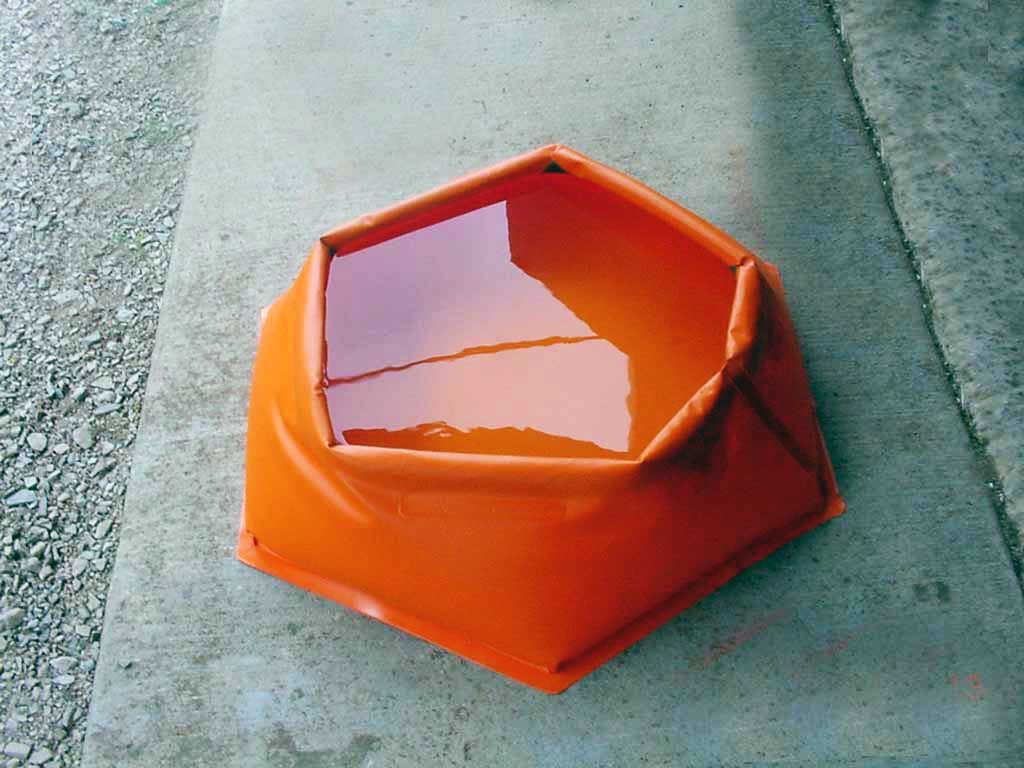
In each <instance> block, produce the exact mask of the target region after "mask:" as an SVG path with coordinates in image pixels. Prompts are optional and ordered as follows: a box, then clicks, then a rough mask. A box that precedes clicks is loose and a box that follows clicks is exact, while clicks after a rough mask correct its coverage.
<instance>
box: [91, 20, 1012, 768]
mask: <svg viewBox="0 0 1024 768" xmlns="http://www.w3.org/2000/svg"><path fill="white" fill-rule="evenodd" d="M829 23H830V19H829V17H828V15H827V13H826V11H825V9H824V8H823V7H818V6H817V5H815V4H809V3H805V2H799V1H798V0H779V1H778V2H775V3H771V4H766V3H762V2H760V1H759V0H691V1H690V2H686V3H673V4H671V5H670V6H667V7H665V8H659V9H657V10H653V9H651V7H650V5H649V4H648V3H617V4H615V6H614V8H612V7H610V6H606V5H605V4H595V3H585V2H563V3H557V4H553V3H534V2H502V3H495V4H488V6H487V8H486V10H485V9H484V8H483V6H482V5H481V4H479V3H472V2H451V3H444V4H421V3H413V2H404V3H391V4H386V5H385V4H381V5H380V6H375V7H373V8H365V7H356V6H355V5H352V4H346V5H344V6H340V5H336V4H334V3H328V2H314V1H313V0H303V1H301V2H297V1H296V0H290V1H289V2H284V0H231V1H230V2H229V3H228V4H227V5H226V7H225V12H224V15H223V18H222V26H221V29H220V33H219V34H220V37H219V40H218V44H217V49H216V52H215V57H214V62H213V70H212V79H211V83H210V88H209V92H208V97H207V103H208V105H209V111H208V114H207V115H206V118H205V121H204V124H203V127H202V129H201V133H200V136H199V140H198V142H197V145H196V150H195V155H194V161H193V162H194V164H193V168H192V172H191V177H190V181H189V185H188V191H187V196H186V202H185V204H184V206H183V210H182V218H181V223H180V225H179V229H178V235H177V238H178V239H177V252H176V255H175V259H174V262H173V265H172V269H171V274H170V277H169V279H168V286H167V290H166V294H165V299H164V306H163V317H162V320H161V326H160V331H159V336H158V340H157V350H156V356H155V358H154V362H153V372H152V375H151V377H150V389H149V391H148V393H147V402H146V408H145V413H144V417H143V423H142V427H141V430H140V433H139V437H138V440H137V453H136V457H135V463H134V467H133V477H132V482H131V486H130V489H129V493H128V498H127V502H126V508H125V521H124V529H123V532H122V539H121V547H120V552H119V554H118V559H117V564H116V569H115V574H114V584H113V587H112V591H111V596H110V602H109V605H108V608H107V619H106V627H105V630H104V638H103V647H102V653H101V659H100V664H99V668H98V670H97V678H96V688H95V696H94V700H93V703H92V709H91V712H90V722H89V733H88V737H87V742H86V753H85V761H84V764H85V766H86V767H87V768H100V767H101V766H119V767H125V766H148V767H152V766H180V765H189V766H246V767H247V768H252V767H258V766H281V767H285V766H287V767H296V768H297V767H298V766H306V767H307V768H309V767H312V766H363V765H378V766H419V767H422V766H443V765H472V764H479V765H488V766H492V765H493V766H498V765H508V766H581V765H587V766H622V765H665V766H668V765H673V766H677V765H707V764H724V765H740V764H757V765H766V764H778V765H822V764H828V765H858V766H864V765H867V766H895V765H933V764H936V763H952V762H958V761H959V762H963V763H976V764H983V765H987V766H999V765H1006V766H1009V765H1017V764H1019V757H1020V753H1021V750H1022V749H1024V734H1022V732H1021V730H1020V728H1019V724H1020V722H1021V721H1022V720H1024V700H1022V699H1021V696H1020V693H1021V691H1022V690H1024V672H1022V670H1021V667H1020V664H1019V660H1020V658H1022V655H1024V635H1022V633H1021V631H1020V630H1021V627H1022V626H1024V607H1022V600H1021V593H1020V590H1019V589H1018V586H1017V583H1016V581H1015V579H1014V575H1013V573H1012V571H1011V568H1010V565H1009V559H1008V555H1007V552H1006V549H1005V546H1004V544H1003V541H1002V539H1001V537H1000V534H999V530H998V527H997V524H996V519H995V514H994V510H993V508H992V505H991V503H990V499H989V496H988V494H987V493H986V488H985V485H984V462H983V461H982V460H981V459H980V458H979V457H978V456H977V455H976V454H975V453H974V451H973V450H972V446H971V443H970V440H969V437H968V434H967V432H966V430H965V428H964V425H963V423H962V421H961V419H960V416H959V413H958V411H957V408H956V404H955V401H954V399H953V396H952V393H951V392H950V390H949V387H948V384H947V382H946V379H945V377H944V375H943V370H942V367H941V365H940V362H939V359H938V356H937V353H936V350H935V348H934V346H933V344H932V341H931V338H930V336H929V333H928V329H927V327H926V323H925V320H924V317H923V314H922V311H921V306H920V295H919V289H918V286H917V285H916V283H915V281H914V276H913V274H912V272H911V270H910V269H909V266H908V264H907V261H906V258H905V255H904V252H903V249H902V247H901V244H900V240H899V236H898V231H897V228H896V227H895V225H894V223H893V221H892V218H891V216H890V214H889V211H888V208H887V207H886V201H885V197H884V194H883V191H882V187H881V184H880V179H879V177H878V173H877V167H876V165H875V163H874V162H873V161H872V156H871V147H870V145H869V143H868V141H867V139H866V138H865V136H864V135H863V134H862V131H861V120H860V115H859V113H858V112H857V109H856V105H855V104H854V102H853V100H852V98H851V95H850V91H849V88H848V86H847V83H846V80H845V75H844V71H843V67H842V64H841V60H840V56H839V54H838V51H837V50H836V48H835V45H836V42H835V37H834V35H832V33H831V30H830V28H829ZM551 141H564V142H567V143H569V144H572V145H573V146H575V147H577V148H578V149H580V150H582V151H584V152H586V153H588V154H591V155H593V156H595V157H597V158H599V159H602V160H604V161H606V162H609V163H611V164H613V165H615V166H617V167H619V168H622V169H624V170H626V171H627V172H629V173H632V174H633V175H635V176H637V177H639V178H640V179H643V180H644V181H646V182H647V183H649V184H651V185H652V186H654V187H655V188H657V189H659V190H662V191H664V192H666V193H668V194H669V195H671V196H673V197H675V198H676V199H678V200H680V201H682V202H683V203H684V204H686V205H688V206H689V207H691V208H693V209H694V210H696V211H697V212H698V213H700V214H702V215H704V216H706V217H708V218H710V219H711V220H712V221H715V222H716V223H718V224H720V225H721V226H723V227H724V228H725V229H727V230H729V231H730V232H732V233H733V234H735V235H736V236H737V237H739V238H740V239H741V240H742V241H744V242H746V243H747V244H748V245H749V246H751V247H752V248H754V249H755V250H757V251H759V252H760V253H762V254H763V255H764V256H766V257H767V258H769V259H771V260H772V261H775V262H776V263H778V264H779V265H780V266H781V267H782V270H783V275H784V277H785V279H786V281H787V288H788V291H789V294H790V299H791V303H792V307H793V311H794V314H795V321H796V324H797V327H798V330H799V332H800V334H801V338H802V342H803V346H804V350H805V353H806V357H807V362H808V368H809V371H810V376H811V379H812V381H813V384H814V388H815V394H816V397H817V399H818V404H819V408H820V412H821V418H822V423H823V427H824V431H825V434H826V437H827V440H828V443H829V446H830V449H831V451H832V456H833V459H834V461H835V465H836V470H837V473H838V476H839V482H840V484H841V487H842V489H843V491H844V493H845V495H846V498H847V500H848V502H849V512H848V513H847V515H846V516H844V517H842V518H840V519H838V520H835V521H832V522H831V523H829V524H828V525H826V526H824V527H823V528H821V529H819V530H817V531H815V532H813V533H811V534H810V535H808V536H805V537H804V538H802V539H800V540H799V541H797V542H794V543H793V544H791V545H789V546H787V547H786V548H784V549H783V550H781V551H780V552H778V553H777V554H776V555H774V556H773V557H771V558H769V559H768V560H767V561H765V562H763V563H762V564H760V565H758V566H757V567H755V568H753V569H751V570H750V571H748V572H746V573H744V574H742V575H741V576H740V577H738V578H737V579H735V580H734V581H733V582H731V583H730V584H729V585H727V586H726V587H725V588H723V589H722V590H720V591H719V592H717V593H716V594H714V595H713V596H711V597H709V598H708V599H706V600H704V601H703V602H701V603H700V604H699V605H697V606H695V607H694V608H693V609H691V610H689V611H687V612H686V613H684V614H683V615H682V616H681V617H679V618H678V619H676V620H675V621H673V622H671V623H670V624H668V625H667V626H665V627H663V628H662V629H660V630H659V631H657V632H656V633H655V634H653V635H652V636H650V637H649V638H648V639H646V640H644V641H643V642H641V643H640V644H638V645H637V646H635V647H633V648H632V649H631V650H630V651H628V652H627V653H625V654H623V655H622V656H620V657H618V658H616V659H615V660H613V661H612V662H611V663H609V664H608V665H607V666H605V667H603V668H602V669H600V670H599V671H597V672H596V673H595V674H593V675H592V676H590V677H588V678H587V679H586V680H584V681H583V682H582V683H581V684H579V685H578V686H577V687H575V688H573V689H572V690H570V691H569V692H568V693H566V694H564V695H562V696H559V697H548V696H544V695H542V694H539V693H536V692H534V691H532V690H528V689H526V688H523V687H520V686H518V685H516V684H513V683H510V682H508V681H507V680H504V679H502V678H500V677H498V676H496V675H494V674H492V673H490V672H487V671H485V670H483V669H479V668H477V667H475V666H473V665H472V664H469V663H467V662H464V661H462V660H460V659H458V658H455V657H453V656H450V655H448V654H446V653H444V652H441V651H437V650H435V649H432V648H431V647H430V646H428V645H426V644H424V643H422V642H420V641H417V640H414V639H412V638H410V637H407V636H405V635H402V634H400V633H398V632H396V631H394V630H392V629H390V628H388V627H385V626H383V625H380V624H377V623H375V622H372V621H370V620H367V619H365V618H363V617H361V616H357V615H355V614H353V613H351V612H349V611H346V610H344V609H342V608H339V607H338V606H336V605H333V604H330V603H328V602H326V601H323V600H320V599H318V598H315V597H313V596H311V595H309V594H306V593H303V592H301V591H299V590H296V589H293V588H292V587H289V586H287V585H285V584H282V583H280V582H278V581H275V580H273V579H271V578H269V577H266V576H264V575H262V574H259V573H256V572H254V571H252V570H249V569H247V568H245V567H244V566H242V565H240V564H238V563H237V562H236V561H235V560H234V557H233V546H234V533H235V528H236V525H237V518H238V510H239V504H240V494H241V487H242V469H243V467H242V457H243V439H244V403H245V393H246V388H247V378H248V374H249V361H250V359H251V355H252V351H253V348H254V335H255V329H256V315H257V311H258V308H259V307H260V306H261V305H262V304H265V303H266V302H267V301H269V300H270V299H271V298H272V297H273V296H274V295H275V294H277V293H278V292H279V291H280V290H281V289H282V288H284V286H285V285H286V284H287V283H288V282H289V280H290V279H291V278H292V276H293V275H294V273H295V271H296V269H297V267H298V265H299V263H300V262H301V259H302V257H303V254H304V252H305V250H306V247H307V246H308V244H309V243H310V242H311V241H312V239H313V238H314V237H315V236H316V235H317V234H318V233H319V232H321V231H322V230H324V229H326V228H327V227H328V226H329V225H332V224H334V223H336V222H338V221H340V220H343V219H345V218H348V217H350V216H353V215H356V214H359V213H361V212H363V211H365V210H367V209H371V208H374V207H376V206H380V205H383V204H386V203H389V202H392V201H394V200H396V199H399V198H401V197H404V196H406V195H409V194H411V193H414V192H417V191H421V190H423V189H425V188H428V187H430V186H432V185H434V184H436V183H439V182H442V181H444V180H446V179H448V178H450V177H451V176H453V175H455V174H456V173H459V172H462V171H465V170H468V169H471V168H475V167H479V166H483V165H486V164H488V163H490V162H492V161H495V160H498V159H500V158H503V157H506V156H508V155H511V154H514V153H516V152H519V151H522V150H524V149H527V148H530V147H533V146H536V145H539V144H543V143H547V142H551Z"/></svg>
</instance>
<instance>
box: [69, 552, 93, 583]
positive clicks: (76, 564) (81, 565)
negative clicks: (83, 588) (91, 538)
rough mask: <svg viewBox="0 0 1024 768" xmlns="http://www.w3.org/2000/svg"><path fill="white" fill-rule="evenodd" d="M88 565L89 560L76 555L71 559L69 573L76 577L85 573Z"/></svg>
mask: <svg viewBox="0 0 1024 768" xmlns="http://www.w3.org/2000/svg"><path fill="white" fill-rule="evenodd" d="M88 567H89V561H88V560H86V559H85V558H82V557H76V558H75V559H74V560H72V561H71V575H72V576H74V577H75V578H76V579H77V578H78V577H79V576H81V575H82V574H83V573H85V571H86V569H88Z"/></svg>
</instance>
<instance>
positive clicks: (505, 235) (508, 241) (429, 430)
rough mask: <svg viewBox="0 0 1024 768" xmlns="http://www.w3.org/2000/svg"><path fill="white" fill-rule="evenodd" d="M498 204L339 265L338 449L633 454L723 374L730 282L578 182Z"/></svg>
mask: <svg viewBox="0 0 1024 768" xmlns="http://www.w3.org/2000/svg"><path fill="white" fill-rule="evenodd" d="M503 197H504V199H502V200H499V201H498V202H492V203H490V204H486V205H483V207H480V208H477V209H476V210H471V211H469V212H466V213H462V214H461V215H458V216H455V217H454V218H450V219H447V220H445V221H441V222H439V223H436V224H433V225H430V226H425V227H423V228H421V229H417V230H415V231H413V232H410V233H408V234H404V235H401V236H399V237H395V238H393V239H391V240H387V241H385V242H382V243H378V244H376V245H371V246H369V247H366V248H363V249H362V250H358V251H356V252H354V253H349V254H345V255H342V256H339V257H336V258H335V259H334V260H333V261H332V263H331V269H330V274H329V278H328V285H327V317H326V336H327V378H328V387H327V401H328V407H329V411H330V417H331V422H332V425H333V429H334V433H335V438H336V440H337V441H338V442H339V443H354V444H364V445H381V446H391V447H404V448H415V449H420V450H448V451H464V452H477V453H506V454H518V455H555V456H608V455H612V456H623V457H625V456H632V455H636V454H637V453H639V452H640V451H641V450H642V449H643V447H644V446H645V445H646V444H647V442H649V441H650V439H651V438H652V437H653V436H654V434H656V433H657V431H658V430H659V429H660V428H661V427H662V426H664V424H665V422H666V421H667V420H668V418H670V417H671V415H672V414H673V413H674V412H675V411H676V410H678V408H679V407H680V406H681V405H682V403H684V402H685V400H686V399H687V398H688V397H689V396H690V394H692V392H693V391H694V390H695V389H696V388H697V387H698V386H700V384H702V383H703V382H704V381H705V380H706V379H707V378H708V376H709V375H710V374H711V373H712V372H713V371H714V370H715V369H716V368H717V367H718V366H719V365H720V364H721V356H722V351H723V347H724V340H725V325H726V323H727V319H728V310H729V304H730V302H731V292H732V276H731V273H729V271H728V270H727V269H726V268H725V267H724V266H722V265H721V264H719V263H718V262H717V261H714V260H712V259H710V258H708V257H705V256H704V255H702V254H699V253H697V252H696V251H695V249H694V247H693V246H692V244H690V243H689V242H688V241H687V240H686V239H685V238H683V237H682V236H681V235H679V234H678V233H677V232H675V231H673V230H671V229H670V228H669V227H667V226H666V225H664V224H663V223H662V222H661V221H660V220H658V219H655V218H653V217H651V216H649V215H648V214H646V213H644V212H642V211H638V210H637V209H636V208H634V207H632V206H630V205H627V204H625V203H623V202H622V201H620V200H619V199H617V198H615V197H613V196H611V195H610V194H608V193H606V192H604V191H602V190H600V189H598V188H596V187H594V186H593V185H590V184H588V183H586V182H582V181H579V180H578V179H575V178H573V177H571V176H567V175H537V176H534V177H529V178H527V179H524V180H519V181H517V182H514V183H511V184H508V185H507V188H506V189H505V190H504V191H503Z"/></svg>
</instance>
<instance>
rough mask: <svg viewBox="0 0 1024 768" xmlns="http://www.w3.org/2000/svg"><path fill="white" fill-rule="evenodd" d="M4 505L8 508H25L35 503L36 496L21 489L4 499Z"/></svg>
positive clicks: (29, 491)
mask: <svg viewBox="0 0 1024 768" xmlns="http://www.w3.org/2000/svg"><path fill="white" fill-rule="evenodd" d="M4 503H5V504H7V506H9V507H25V506H28V505H29V504H35V503H36V494H35V491H31V490H29V489H28V488H22V489H21V490H19V491H15V492H14V493H12V494H11V495H10V496H8V497H7V498H6V499H4Z"/></svg>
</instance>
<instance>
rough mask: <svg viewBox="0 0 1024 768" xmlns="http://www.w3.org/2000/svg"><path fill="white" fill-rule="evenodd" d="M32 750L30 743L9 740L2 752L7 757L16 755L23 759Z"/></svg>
mask: <svg viewBox="0 0 1024 768" xmlns="http://www.w3.org/2000/svg"><path fill="white" fill-rule="evenodd" d="M31 752H32V745H31V744H22V743H21V742H20V741H9V742H7V743H6V744H5V745H4V754H5V755H7V756H8V757H16V758H18V759H19V760H25V759H27V758H28V756H29V754H30V753H31Z"/></svg>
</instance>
